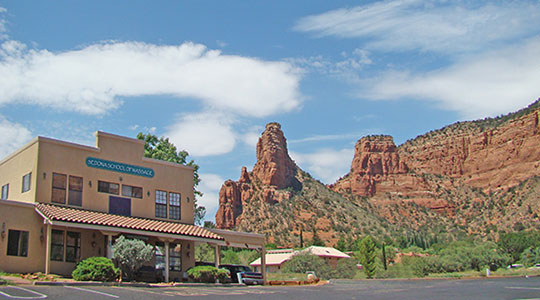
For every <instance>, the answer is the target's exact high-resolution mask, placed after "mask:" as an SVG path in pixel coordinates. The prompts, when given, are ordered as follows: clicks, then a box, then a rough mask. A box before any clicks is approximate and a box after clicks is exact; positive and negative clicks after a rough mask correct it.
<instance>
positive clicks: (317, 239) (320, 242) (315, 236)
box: [311, 228, 325, 247]
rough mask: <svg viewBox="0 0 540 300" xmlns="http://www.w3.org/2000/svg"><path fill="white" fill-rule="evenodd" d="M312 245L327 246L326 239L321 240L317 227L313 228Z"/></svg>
mask: <svg viewBox="0 0 540 300" xmlns="http://www.w3.org/2000/svg"><path fill="white" fill-rule="evenodd" d="M311 245H312V246H322V247H324V246H325V244H324V241H323V240H321V238H320V237H319V235H318V234H317V230H316V229H315V228H313V239H312V240H311Z"/></svg>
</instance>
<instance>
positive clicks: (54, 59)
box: [0, 40, 300, 117]
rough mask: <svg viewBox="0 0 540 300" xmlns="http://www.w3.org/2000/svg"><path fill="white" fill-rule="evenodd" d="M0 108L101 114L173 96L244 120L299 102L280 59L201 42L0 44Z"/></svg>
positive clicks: (289, 70)
mask: <svg viewBox="0 0 540 300" xmlns="http://www.w3.org/2000/svg"><path fill="white" fill-rule="evenodd" d="M0 78H2V81H0V105H1V104H7V103H26V104H34V105H41V106H44V107H53V108H56V109H61V110H67V111H76V112H80V113H85V114H103V113H106V112H108V111H110V110H112V109H116V108H118V107H119V106H120V105H121V103H122V102H121V100H120V98H122V99H125V98H127V97H134V96H145V95H172V96H174V97H178V98H191V99H192V98H194V99H198V100H201V101H202V103H203V105H204V106H205V107H206V109H220V110H227V111H232V112H234V113H235V114H238V115H242V116H250V117H263V116H268V115H272V114H275V113H281V112H288V111H291V110H293V109H295V108H297V107H299V105H300V97H299V92H298V84H299V80H300V75H299V74H297V73H295V70H294V68H293V67H292V66H291V65H290V64H289V63H286V62H279V61H263V60H260V59H256V58H249V57H242V56H237V55H224V54H222V53H221V52H220V51H216V50H209V49H207V48H206V47H205V46H204V45H201V44H195V43H191V42H186V43H183V44H181V45H172V46H170V45H163V46H162V45H153V44H147V43H141V42H110V43H101V44H95V45H90V46H88V47H85V48H82V49H79V50H72V51H64V52H50V51H48V50H35V49H28V48H27V47H26V45H24V44H22V43H19V42H17V41H12V40H8V41H5V42H4V43H2V45H1V47H0Z"/></svg>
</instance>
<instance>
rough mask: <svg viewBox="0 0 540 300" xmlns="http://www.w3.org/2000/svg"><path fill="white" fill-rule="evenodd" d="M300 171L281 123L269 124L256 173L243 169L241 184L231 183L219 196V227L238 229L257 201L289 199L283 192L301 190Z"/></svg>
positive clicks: (261, 140)
mask: <svg viewBox="0 0 540 300" xmlns="http://www.w3.org/2000/svg"><path fill="white" fill-rule="evenodd" d="M297 171H298V167H297V166H296V164H295V163H294V161H293V160H292V159H291V158H290V156H289V153H288V151H287V140H286V139H285V136H284V135H283V132H282V131H281V125H280V124H278V123H269V124H267V125H266V129H265V131H264V132H263V133H262V136H261V137H260V138H259V141H258V142H257V162H256V163H255V166H254V167H253V171H252V172H248V171H247V169H246V167H242V174H241V175H240V179H239V180H238V181H232V180H227V181H226V182H225V183H224V184H223V186H222V187H221V190H220V192H219V209H218V211H217V213H216V226H217V227H218V228H222V229H231V228H234V227H235V226H236V225H237V224H238V223H239V222H240V220H241V218H242V211H243V207H244V204H245V203H246V202H247V201H249V200H250V199H251V198H253V197H261V198H262V199H263V200H264V201H265V202H267V203H270V204H272V203H276V202H279V201H281V199H283V198H285V197H289V196H290V195H289V193H288V192H286V191H280V189H284V188H288V187H293V188H298V187H299V186H300V183H299V182H298V180H297V179H296V177H295V175H296V173H297Z"/></svg>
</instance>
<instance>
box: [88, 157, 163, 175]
mask: <svg viewBox="0 0 540 300" xmlns="http://www.w3.org/2000/svg"><path fill="white" fill-rule="evenodd" d="M86 165H87V166H89V167H92V168H97V169H103V170H109V171H115V172H120V173H126V174H131V175H137V176H144V177H149V178H152V177H154V170H152V169H150V168H145V167H139V166H134V165H128V164H123V163H119V162H115V161H110V160H104V159H99V158H94V157H87V158H86Z"/></svg>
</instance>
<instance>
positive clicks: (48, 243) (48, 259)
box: [45, 224, 52, 275]
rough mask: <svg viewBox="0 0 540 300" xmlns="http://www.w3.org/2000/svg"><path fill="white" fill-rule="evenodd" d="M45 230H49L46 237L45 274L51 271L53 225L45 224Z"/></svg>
mask: <svg viewBox="0 0 540 300" xmlns="http://www.w3.org/2000/svg"><path fill="white" fill-rule="evenodd" d="M45 230H46V231H47V238H46V239H45V243H46V244H45V274H47V275H48V274H49V273H50V272H51V235H52V225H50V224H45Z"/></svg>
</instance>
